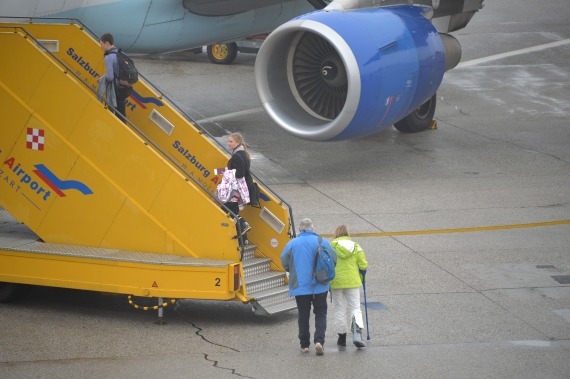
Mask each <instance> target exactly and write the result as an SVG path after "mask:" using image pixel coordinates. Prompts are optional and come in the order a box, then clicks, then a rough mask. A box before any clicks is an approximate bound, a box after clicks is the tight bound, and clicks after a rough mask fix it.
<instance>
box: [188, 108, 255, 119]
mask: <svg viewBox="0 0 570 379" xmlns="http://www.w3.org/2000/svg"><path fill="white" fill-rule="evenodd" d="M262 111H263V108H262V107H257V108H250V109H244V110H243V111H237V112H232V113H226V114H221V115H219V116H213V117H207V118H203V119H201V120H197V122H198V123H206V122H218V121H222V120H226V119H228V118H230V119H231V118H234V117H240V116H247V115H249V114H253V113H259V112H262Z"/></svg>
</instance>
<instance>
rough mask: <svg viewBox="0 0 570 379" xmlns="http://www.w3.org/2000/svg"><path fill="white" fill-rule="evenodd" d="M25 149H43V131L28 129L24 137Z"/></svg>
mask: <svg viewBox="0 0 570 379" xmlns="http://www.w3.org/2000/svg"><path fill="white" fill-rule="evenodd" d="M26 147H27V148H28V149H32V150H43V149H44V130H43V129H35V128H28V133H27V136H26Z"/></svg>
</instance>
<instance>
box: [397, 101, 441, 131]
mask: <svg viewBox="0 0 570 379" xmlns="http://www.w3.org/2000/svg"><path fill="white" fill-rule="evenodd" d="M436 101H437V96H436V95H435V94H434V95H433V96H432V97H431V98H430V99H429V100H428V101H426V102H425V103H423V104H422V105H421V106H420V107H419V108H418V109H416V110H414V111H413V112H412V113H410V114H409V115H407V116H406V117H404V118H403V119H401V120H400V121H398V122H397V123H395V124H394V128H396V129H397V130H398V131H400V132H402V133H417V132H423V131H424V130H426V129H427V128H428V127H429V126H430V125H431V123H432V121H433V115H434V114H435V106H436Z"/></svg>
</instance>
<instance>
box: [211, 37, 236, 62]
mask: <svg viewBox="0 0 570 379" xmlns="http://www.w3.org/2000/svg"><path fill="white" fill-rule="evenodd" d="M207 50H208V58H209V59H210V61H212V62H213V63H216V64H232V63H233V62H234V60H235V59H236V57H237V52H238V47H237V43H235V42H231V43H214V44H211V45H208V49H207Z"/></svg>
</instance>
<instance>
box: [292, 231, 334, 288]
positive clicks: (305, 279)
mask: <svg viewBox="0 0 570 379" xmlns="http://www.w3.org/2000/svg"><path fill="white" fill-rule="evenodd" d="M321 244H322V245H323V246H326V247H328V248H329V249H330V251H333V252H334V249H332V247H331V246H330V244H329V242H328V241H327V240H325V239H324V238H323V239H322V242H321ZM318 246H319V236H318V235H317V233H315V232H312V231H308V230H303V231H302V232H301V233H299V235H298V236H297V238H294V239H292V240H291V241H289V242H288V243H287V245H285V248H284V249H283V253H281V264H282V265H283V268H284V269H285V271H287V272H289V294H290V295H291V296H299V295H316V294H319V293H323V292H327V291H328V290H329V285H328V284H327V285H324V284H320V283H317V284H316V285H315V286H312V285H311V281H312V280H313V266H314V264H315V254H316V253H317V248H318Z"/></svg>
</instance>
